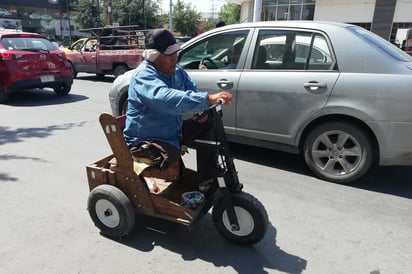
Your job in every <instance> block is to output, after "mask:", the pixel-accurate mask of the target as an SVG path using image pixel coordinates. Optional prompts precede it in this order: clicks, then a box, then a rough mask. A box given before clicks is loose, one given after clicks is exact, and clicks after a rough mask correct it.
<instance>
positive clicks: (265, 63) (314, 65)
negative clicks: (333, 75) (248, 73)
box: [252, 30, 334, 70]
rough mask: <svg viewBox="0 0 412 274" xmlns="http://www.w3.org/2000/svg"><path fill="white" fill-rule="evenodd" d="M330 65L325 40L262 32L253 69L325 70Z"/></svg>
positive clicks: (307, 34) (308, 34)
mask: <svg viewBox="0 0 412 274" xmlns="http://www.w3.org/2000/svg"><path fill="white" fill-rule="evenodd" d="M333 63H334V57H333V55H332V53H331V50H330V48H329V45H328V43H327V40H326V39H325V37H324V36H323V35H321V34H318V33H312V32H297V31H289V30H261V31H259V35H258V40H257V44H256V47H255V51H254V56H253V62H252V69H289V70H290V69H292V70H328V69H331V68H332V65H333Z"/></svg>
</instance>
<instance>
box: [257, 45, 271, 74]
mask: <svg viewBox="0 0 412 274" xmlns="http://www.w3.org/2000/svg"><path fill="white" fill-rule="evenodd" d="M266 57H267V51H266V48H265V47H264V46H260V47H259V50H258V55H257V58H256V64H255V67H254V68H255V69H269V68H270V66H269V64H268V63H266Z"/></svg>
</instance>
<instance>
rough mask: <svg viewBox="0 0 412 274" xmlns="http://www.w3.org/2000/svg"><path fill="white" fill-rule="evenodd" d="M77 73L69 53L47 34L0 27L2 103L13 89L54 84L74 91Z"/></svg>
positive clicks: (63, 90)
mask: <svg viewBox="0 0 412 274" xmlns="http://www.w3.org/2000/svg"><path fill="white" fill-rule="evenodd" d="M72 84H73V75H72V71H71V67H70V64H69V63H68V62H67V60H66V55H65V53H64V52H63V51H62V50H60V49H59V48H58V47H57V46H56V45H55V44H53V43H52V42H51V41H50V40H48V39H47V38H46V37H44V36H42V35H40V34H36V33H28V32H21V31H16V30H0V103H3V102H5V101H7V99H8V98H9V95H10V93H12V92H14V91H18V90H25V89H32V88H52V89H53V90H54V92H55V93H56V94H58V95H65V94H68V93H69V92H70V89H71V86H72Z"/></svg>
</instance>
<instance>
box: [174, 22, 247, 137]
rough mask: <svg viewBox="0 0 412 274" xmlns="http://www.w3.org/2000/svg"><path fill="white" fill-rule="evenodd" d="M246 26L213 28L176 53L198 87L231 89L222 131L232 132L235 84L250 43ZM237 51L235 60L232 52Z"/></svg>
mask: <svg viewBox="0 0 412 274" xmlns="http://www.w3.org/2000/svg"><path fill="white" fill-rule="evenodd" d="M249 33H250V30H249V29H239V30H226V31H220V32H215V33H213V34H211V35H209V36H207V37H203V38H199V39H196V38H195V39H194V42H192V43H190V44H189V45H188V46H185V48H184V49H183V50H182V52H181V53H180V54H179V64H180V65H181V66H182V67H183V68H184V69H185V70H186V71H187V72H188V74H189V76H190V77H191V79H192V80H193V81H194V82H195V83H196V85H197V87H198V89H199V90H200V91H207V92H210V93H216V92H219V91H222V90H226V91H229V92H230V93H232V94H233V95H234V96H233V102H232V106H230V107H225V109H224V115H223V122H224V124H225V129H226V132H227V133H229V134H235V133H236V116H235V115H236V108H237V105H236V101H237V96H236V92H237V86H238V83H239V79H240V76H241V74H242V70H243V66H244V64H245V60H246V54H247V48H248V44H249V43H250V39H251V36H249ZM235 51H236V52H235ZM235 53H237V54H240V56H237V59H236V64H235V63H232V62H234V61H233V60H235V58H232V57H234V56H233V55H234V54H235Z"/></svg>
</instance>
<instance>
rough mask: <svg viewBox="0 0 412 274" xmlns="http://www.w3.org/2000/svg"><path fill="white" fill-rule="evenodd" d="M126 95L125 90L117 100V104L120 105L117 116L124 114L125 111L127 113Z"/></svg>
mask: <svg viewBox="0 0 412 274" xmlns="http://www.w3.org/2000/svg"><path fill="white" fill-rule="evenodd" d="M127 95H128V94H127V92H126V93H125V94H124V95H123V96H122V98H121V99H120V101H119V105H120V108H119V112H120V113H119V116H120V115H126V113H127Z"/></svg>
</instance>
